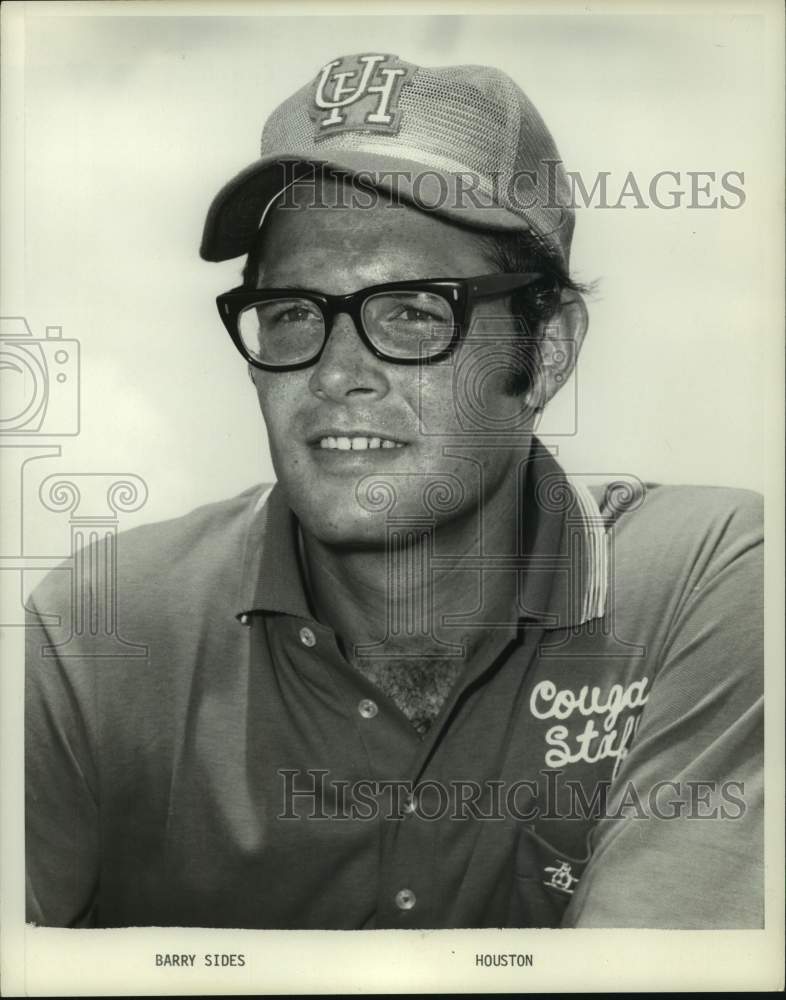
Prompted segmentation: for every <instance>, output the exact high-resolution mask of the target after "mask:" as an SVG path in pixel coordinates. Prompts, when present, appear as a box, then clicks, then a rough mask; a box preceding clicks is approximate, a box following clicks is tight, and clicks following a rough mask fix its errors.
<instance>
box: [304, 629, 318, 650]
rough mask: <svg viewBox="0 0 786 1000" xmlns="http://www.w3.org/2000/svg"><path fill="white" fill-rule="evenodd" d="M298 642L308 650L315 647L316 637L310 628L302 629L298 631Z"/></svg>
mask: <svg viewBox="0 0 786 1000" xmlns="http://www.w3.org/2000/svg"><path fill="white" fill-rule="evenodd" d="M300 641H301V642H302V643H303V645H304V646H308V647H309V648H310V647H311V646H316V644H317V637H316V636H315V635H314V633H313V632H312V631H311V629H310V628H302V629H301V630H300Z"/></svg>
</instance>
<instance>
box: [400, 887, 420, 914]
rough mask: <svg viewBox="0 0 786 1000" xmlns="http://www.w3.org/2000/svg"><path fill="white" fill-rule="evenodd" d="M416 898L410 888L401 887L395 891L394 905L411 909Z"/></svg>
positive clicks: (403, 908) (401, 908) (402, 908)
mask: <svg viewBox="0 0 786 1000" xmlns="http://www.w3.org/2000/svg"><path fill="white" fill-rule="evenodd" d="M416 902H417V900H416V899H415V893H414V892H413V891H412V890H411V889H401V890H400V891H399V892H397V893H396V906H397V907H398V908H399V909H400V910H411V909H412V907H413V906H414V905H415V903H416Z"/></svg>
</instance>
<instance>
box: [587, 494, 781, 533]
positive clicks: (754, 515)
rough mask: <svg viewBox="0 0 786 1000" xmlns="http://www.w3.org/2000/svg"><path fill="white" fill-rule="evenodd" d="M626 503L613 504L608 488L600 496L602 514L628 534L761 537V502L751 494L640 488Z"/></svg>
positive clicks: (762, 508) (757, 496) (625, 498)
mask: <svg viewBox="0 0 786 1000" xmlns="http://www.w3.org/2000/svg"><path fill="white" fill-rule="evenodd" d="M626 501H627V497H624V498H623V500H622V502H621V503H618V502H617V501H616V500H615V497H614V485H613V484H609V485H608V486H607V487H606V488H605V490H602V491H601V496H600V508H601V512H602V513H603V514H604V515H606V516H607V517H608V518H609V521H610V522H612V523H613V522H616V521H619V522H620V527H622V525H623V524H624V525H625V526H626V528H628V529H629V530H635V529H639V530H642V531H646V532H647V533H650V532H653V531H655V532H656V534H657V535H660V534H662V533H665V534H668V535H670V536H672V537H683V538H685V537H687V536H695V535H697V534H698V535H704V536H707V535H714V536H737V535H740V534H750V533H753V534H759V535H761V533H762V527H763V510H764V498H763V497H762V495H761V494H760V493H756V492H755V491H754V490H747V489H737V488H734V487H730V486H671V485H665V484H662V483H643V484H641V487H640V488H639V489H638V490H637V491H635V492H634V494H633V496H632V502H630V503H629V504H627V503H626Z"/></svg>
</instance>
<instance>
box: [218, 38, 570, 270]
mask: <svg viewBox="0 0 786 1000" xmlns="http://www.w3.org/2000/svg"><path fill="white" fill-rule="evenodd" d="M314 168H327V169H330V170H331V171H335V172H336V173H338V174H341V175H348V176H349V177H351V178H353V182H355V181H359V182H362V183H363V185H364V186H369V187H371V188H375V189H381V190H384V191H387V192H389V193H392V194H394V195H395V197H396V198H398V199H401V200H403V201H406V202H408V203H411V204H413V205H415V206H417V207H418V208H421V209H423V210H424V211H432V212H436V213H437V214H439V215H441V216H444V217H446V218H449V219H452V220H453V221H455V222H458V223H461V224H463V225H465V226H470V227H475V228H479V229H492V230H519V231H521V230H529V231H531V232H533V233H535V234H537V235H539V236H540V237H541V238H542V239H543V241H544V242H545V243H546V244H547V245H548V246H549V247H550V248H551V249H552V250H553V251H554V252H556V253H557V254H558V255H559V257H560V258H561V259H562V261H563V262H564V264H565V265H566V266H567V264H568V260H569V254H570V242H571V236H572V234H573V225H574V212H573V209H572V207H571V206H570V204H569V202H570V198H569V187H568V182H567V176H566V174H565V170H564V167H563V165H562V161H561V158H560V155H559V153H558V151H557V147H556V145H555V143H554V140H553V138H552V136H551V133H550V132H549V130H548V128H547V127H546V125H545V123H544V121H543V119H542V118H541V116H540V115H539V113H538V111H537V110H536V108H535V106H534V105H533V104H532V102H531V101H530V100H529V98H528V97H527V96H526V94H525V93H524V92H523V91H522V90H521V88H520V87H518V86H517V84H516V83H514V82H513V80H512V79H511V78H510V77H509V76H508V75H507V74H505V73H503V72H501V71H500V70H498V69H494V68H492V67H489V66H441V67H426V66H415V65H413V64H412V63H408V62H405V61H403V60H401V59H399V57H398V56H395V55H388V54H381V53H361V54H358V55H348V56H340V57H338V58H336V59H333V60H331V61H330V62H328V63H327V64H326V65H325V66H323V67H322V68H321V69H320V70H319V72H318V73H317V75H316V76H315V77H314V78H313V79H312V80H311V81H310V82H309V83H307V84H306V85H305V86H304V87H301V88H300V90H298V91H297V92H296V93H294V94H293V95H292V96H291V97H289V98H287V100H285V101H284V102H283V103H282V104H281V105H279V107H277V108H276V109H275V111H273V113H272V114H271V115H270V117H269V118H268V120H267V122H266V123H265V126H264V128H263V130H262V141H261V149H260V158H259V159H258V160H256V161H255V162H254V163H252V164H251V165H250V166H248V167H246V169H245V170H243V171H241V173H239V174H238V175H237V176H236V177H235V178H233V179H232V180H231V181H230V182H229V183H228V184H226V185H225V186H224V187H223V188H222V189H221V191H219V193H218V194H217V195H216V197H215V198H214V200H213V203H212V205H211V206H210V209H209V211H208V215H207V219H206V222H205V228H204V233H203V237H202V246H201V250H200V253H201V256H202V257H203V258H204V259H205V260H210V261H220V260H228V259H230V258H233V257H238V256H240V255H241V254H246V253H248V252H249V250H250V249H251V246H252V244H253V242H254V239H255V237H256V233H257V229H258V227H259V226H260V224H261V220H262V219H263V218H264V214H265V211H266V208H267V207H268V206H269V205H270V203H271V201H272V199H274V198H275V197H276V196H277V195H278V194H280V193H281V192H282V190H283V189H285V188H286V187H287V186H288V185H290V184H292V183H293V182H294V181H295V180H296V179H297V178H298V177H300V176H302V175H303V172H304V171H310V172H311V175H312V176H313V175H314Z"/></svg>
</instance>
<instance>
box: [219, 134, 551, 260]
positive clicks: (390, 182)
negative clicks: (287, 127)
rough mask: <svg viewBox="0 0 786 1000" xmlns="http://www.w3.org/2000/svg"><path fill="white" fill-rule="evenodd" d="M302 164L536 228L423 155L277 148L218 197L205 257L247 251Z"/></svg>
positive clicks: (411, 199)
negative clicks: (299, 152) (433, 165)
mask: <svg viewBox="0 0 786 1000" xmlns="http://www.w3.org/2000/svg"><path fill="white" fill-rule="evenodd" d="M298 165H302V166H303V167H306V166H308V165H314V166H324V167H329V168H331V169H333V170H336V171H338V172H342V173H347V174H351V175H353V176H355V177H357V178H358V179H359V180H360V181H362V182H363V184H364V186H367V187H373V188H377V189H381V190H383V191H386V192H388V193H391V194H393V195H394V196H396V197H398V198H400V199H401V200H403V201H406V202H408V203H410V204H413V205H415V206H416V207H418V208H420V209H422V210H423V211H431V212H435V213H436V214H438V215H440V216H444V217H445V218H448V219H451V220H452V221H454V222H456V223H458V224H461V225H465V226H470V227H472V228H476V229H502V230H527V229H529V228H531V226H530V225H529V223H528V221H527V219H525V218H523V217H522V216H521V215H518V214H516V213H515V212H512V211H510V210H509V209H507V208H503V207H501V206H500V205H497V204H492V203H490V202H491V197H490V195H489V194H488V193H485V194H484V193H483V192H482V191H480V190H477V189H473V186H472V179H471V177H469V176H468V175H467V173H466V172H464V173H462V172H456V173H453V172H451V171H447V170H437V169H433V168H431V167H426V166H425V165H424V164H423V163H422V162H419V161H417V160H409V159H406V158H401V157H392V156H385V155H382V154H374V153H367V152H358V151H352V150H336V151H335V153H334V154H333V155H331V156H329V157H327V156H326V157H324V158H320V157H315V156H313V155H308V156H306V157H299V156H297V155H293V154H292V153H291V152H288V153H274V154H271V155H269V156H265V157H263V158H261V159H259V160H257V161H256V162H255V163H252V164H250V165H249V166H248V167H246V168H245V170H242V171H241V172H240V173H239V174H238V175H237V176H236V177H234V178H233V179H232V180H231V181H229V183H228V184H226V185H224V187H223V188H222V189H221V190H220V191H219V192H218V194H217V195H216V197H215V198H214V199H213V203H212V204H211V206H210V209H209V210H208V213H207V219H206V220H205V227H204V231H203V233H202V245H201V247H200V251H199V252H200V255H201V256H202V258H203V259H204V260H209V261H222V260H231V259H232V258H233V257H239V256H241V255H243V254H247V253H248V252H249V250H250V249H251V247H252V245H253V242H254V239H255V236H256V233H257V230H258V228H259V224H260V221H261V219H262V215H263V213H264V211H265V208H266V207H267V205H268V204H269V202H270V200H271V198H273V197H274V196H275V195H276V194H278V193H279V192H280V191H281V189H282V188H283V187H284V186H285V185H286V184H287V183H288V182H290V181H292V180H294V178H295V177H296V176H298V173H297V169H296V168H297V166H298ZM541 235H545V234H541Z"/></svg>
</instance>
